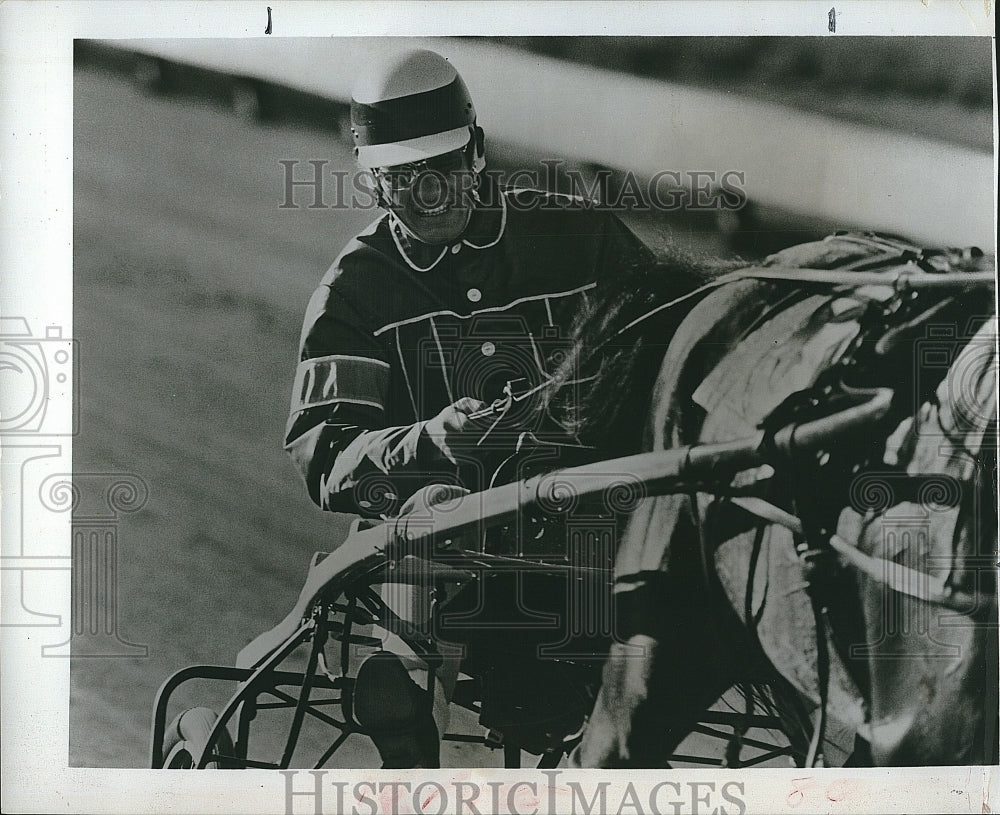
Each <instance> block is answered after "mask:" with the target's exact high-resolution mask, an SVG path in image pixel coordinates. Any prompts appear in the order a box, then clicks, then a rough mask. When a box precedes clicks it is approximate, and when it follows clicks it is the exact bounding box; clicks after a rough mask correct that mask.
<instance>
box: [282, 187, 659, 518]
mask: <svg viewBox="0 0 1000 815" xmlns="http://www.w3.org/2000/svg"><path fill="white" fill-rule="evenodd" d="M497 204H498V205H497V206H494V207H490V208H487V207H480V208H477V209H476V210H475V212H474V213H473V217H472V220H471V222H470V225H469V228H468V229H467V230H466V232H465V234H464V236H463V238H462V239H461V240H459V241H458V242H456V243H454V244H452V245H449V246H444V247H428V246H424V245H420V244H416V245H413V244H410V243H408V241H407V239H406V237H405V235H404V234H403V233H402V231H401V230H399V227H398V226H394V225H393V221H392V219H391V218H390V217H389V216H388V215H386V216H383V217H382V218H381V219H379V220H378V221H376V222H375V223H374V224H372V225H371V226H370V227H369V228H368V229H367V230H366V231H365V232H363V233H362V234H361V235H359V236H358V237H357V238H355V239H354V240H352V241H351V242H350V243H349V244H348V245H347V247H346V248H345V249H344V251H343V252H342V253H341V255H340V256H339V257H338V258H337V260H336V261H335V262H334V264H333V266H332V267H331V268H330V270H329V271H328V272H327V273H326V275H325V276H324V277H323V280H322V281H321V283H320V285H319V287H318V288H317V289H316V291H315V293H314V294H313V296H312V299H311V300H310V302H309V306H308V309H307V312H306V315H305V320H304V324H303V327H302V334H301V340H300V349H299V360H300V361H299V363H298V367H297V370H296V373H295V382H294V385H293V392H292V403H291V412H290V415H289V419H288V425H287V432H286V436H285V449H286V450H287V451H288V453H289V454H290V455H291V457H292V459H293V461H294V462H295V464H296V465H297V467H298V468H299V470H300V472H301V474H302V476H303V477H304V479H305V482H306V485H307V487H308V490H309V495H310V496H311V497H312V500H313V501H314V502H316V504H317V505H319V506H320V507H321V508H323V509H329V510H335V511H339V512H349V513H354V514H360V515H364V516H368V517H374V516H380V515H391V514H394V513H395V512H396V511H398V509H399V507H400V505H401V503H402V502H403V501H405V500H406V498H408V497H409V496H410V495H412V494H413V493H414V492H416V491H417V490H418V489H419V488H421V487H423V486H425V485H427V484H429V483H442V482H443V483H459V484H462V485H463V486H465V487H467V488H469V489H472V490H479V489H483V488H485V487H487V486H489V482H490V478H491V475H492V472H493V466H494V465H495V463H496V461H497V460H498V458H499V457H501V456H502V455H505V454H509V453H510V452H511V451H512V447H513V444H514V442H513V441H512V439H513V437H514V435H515V431H523V430H525V429H527V430H533V429H536V428H537V427H539V425H540V423H543V422H544V421H545V417H544V411H539V409H538V407H539V398H538V397H539V396H540V393H539V392H538V391H537V390H536V391H535V394H534V395H532V396H528V397H526V398H523V399H522V400H521V401H518V402H516V403H514V404H513V405H512V406H511V409H510V410H509V411H508V412H507V413H506V415H505V416H504V417H503V419H502V420H501V421H499V422H497V423H496V424H495V425H494V424H493V421H494V420H493V419H492V418H491V417H488V418H486V419H484V420H483V421H481V422H478V423H476V428H477V435H476V438H475V441H470V443H469V445H468V446H467V448H462V449H461V451H460V452H459V454H458V464H457V465H456V464H453V463H452V462H450V461H449V460H448V459H446V458H445V457H444V456H443V455H442V454H441V453H440V451H439V449H438V448H437V446H436V445H435V444H434V443H433V442H432V441H431V439H430V437H429V436H428V435H427V433H426V431H425V429H424V428H425V425H426V422H427V420H428V419H430V418H431V417H433V416H435V415H436V414H437V413H439V412H440V411H441V410H442V409H443V408H444V407H446V406H447V405H449V404H451V403H452V402H454V401H456V400H457V399H460V398H462V397H466V396H471V397H474V398H476V399H480V400H482V401H484V402H486V403H487V404H489V403H492V402H493V401H494V400H495V399H497V398H499V397H501V396H502V394H503V391H504V387H505V386H508V383H511V384H510V385H509V386H508V387H509V389H510V390H511V392H513V393H519V394H523V393H525V392H530V391H532V390H533V389H536V388H538V387H539V386H540V385H542V384H543V383H544V382H545V381H548V380H549V379H550V374H551V373H552V371H553V370H554V368H555V365H556V364H557V363H558V362H559V360H560V354H565V352H566V350H567V348H568V343H569V337H568V328H569V325H570V322H571V319H572V317H573V315H574V314H575V313H576V312H577V311H578V310H579V309H580V307H581V306H582V305H584V304H585V303H586V301H587V298H589V297H592V296H594V291H595V289H596V288H597V287H598V285H599V282H600V278H601V277H602V276H603V275H608V274H614V273H615V271H616V269H620V268H622V266H623V264H630V263H635V262H639V261H641V260H644V259H648V258H649V257H650V253H649V250H648V249H647V248H646V247H645V246H644V245H643V244H642V243H641V242H640V241H639V239H638V238H636V236H635V235H634V234H633V233H632V232H631V231H630V230H629V229H628V228H627V227H626V226H624V224H622V222H621V221H620V220H619V219H618V218H617V217H616V216H614V215H613V214H611V213H610V212H607V211H601V210H599V209H596V208H595V207H594V206H592V205H591V204H589V203H587V202H583V201H580V200H579V199H575V198H570V197H567V196H562V195H555V194H550V193H544V192H539V191H536V190H513V191H504V192H502V193H499V194H498V197H497ZM491 425H492V427H491ZM484 434H485V438H484V437H483V436H484ZM477 442H478V443H477Z"/></svg>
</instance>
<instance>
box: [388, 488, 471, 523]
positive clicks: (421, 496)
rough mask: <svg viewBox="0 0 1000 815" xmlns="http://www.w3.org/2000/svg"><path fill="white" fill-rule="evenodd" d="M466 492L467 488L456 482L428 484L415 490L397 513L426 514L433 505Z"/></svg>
mask: <svg viewBox="0 0 1000 815" xmlns="http://www.w3.org/2000/svg"><path fill="white" fill-rule="evenodd" d="M468 494H469V490H467V489H466V488H465V487H460V486H458V484H430V485H428V486H426V487H424V488H423V489H420V490H417V491H416V492H415V493H413V495H411V496H410V497H409V498H408V499H406V503H404V504H403V506H402V508H401V509H400V510H399V514H400V515H410V514H413V513H424V514H426V513H427V512H428V511H429V510H430V508H431V507H433V506H436V505H438V504H444V503H447V502H448V501H454V500H455V499H456V498H461V497H462V496H463V495H468Z"/></svg>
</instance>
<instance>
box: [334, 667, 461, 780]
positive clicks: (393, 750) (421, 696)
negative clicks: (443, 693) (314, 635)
mask: <svg viewBox="0 0 1000 815" xmlns="http://www.w3.org/2000/svg"><path fill="white" fill-rule="evenodd" d="M353 708H354V711H353V712H354V719H355V720H356V721H357V723H358V724H359V725H361V726H362V727H363V728H364V731H365V733H367V734H368V735H369V736H370V737H371V739H372V741H373V742H375V746H376V747H377V748H378V752H379V755H380V756H381V757H382V767H383V769H386V770H400V769H407V768H412V767H421V768H425V769H434V768H438V767H440V766H441V749H440V740H439V738H438V730H437V725H436V724H435V723H434V716H433V714H432V708H431V698H430V695H429V694H428V693H427V691H425V690H423V688H421V687H420V686H419V685H418V684H417V683H416V682H414V681H413V680H412V679H411V678H410V674H409V672H408V671H407V670H406V667H405V666H404V665H403V662H402V660H401V659H400V658H399V657H398V656H396V654H394V653H392V652H391V651H376V652H375V653H374V654H371V655H370V656H369V657H367V658H366V659H365V660H364V662H362V663H361V666H360V667H359V668H358V675H357V678H356V679H355V680H354V698H353Z"/></svg>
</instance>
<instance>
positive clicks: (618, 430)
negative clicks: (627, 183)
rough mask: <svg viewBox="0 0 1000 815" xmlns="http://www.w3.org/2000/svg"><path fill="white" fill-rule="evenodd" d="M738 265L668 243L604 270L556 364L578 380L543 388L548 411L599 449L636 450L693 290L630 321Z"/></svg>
mask: <svg viewBox="0 0 1000 815" xmlns="http://www.w3.org/2000/svg"><path fill="white" fill-rule="evenodd" d="M741 265H744V264H739V263H737V262H734V261H722V260H719V259H717V258H702V257H697V256H694V255H691V254H688V253H686V252H683V251H681V250H679V249H675V248H671V249H668V250H661V251H660V255H659V256H658V257H657V258H656V259H655V260H652V261H647V262H642V263H637V264H634V265H632V266H630V267H627V268H624V269H610V270H608V271H607V272H606V275H605V277H604V278H602V279H601V281H600V283H599V286H598V288H597V295H596V296H593V297H591V299H590V301H589V305H588V306H587V307H586V308H584V309H583V310H581V312H579V313H578V314H577V316H576V318H575V320H574V321H573V324H572V329H571V331H572V337H573V340H574V343H573V351H572V352H571V353H570V354H569V355H568V356H567V357H566V358H565V359H564V360H563V362H562V364H561V365H560V366H559V368H558V370H557V372H556V377H557V379H559V380H560V381H563V382H566V383H574V382H577V383H579V384H576V385H565V386H563V387H561V388H558V389H556V390H554V391H553V392H552V393H551V394H550V395H549V400H548V408H549V411H550V413H551V414H552V415H553V416H554V417H555V418H556V420H557V421H558V422H559V424H560V425H562V427H563V428H564V429H565V430H566V431H567V432H568V433H569V434H571V435H574V436H576V437H577V438H578V439H579V440H580V441H582V442H584V443H586V444H592V445H594V446H595V447H597V448H598V449H600V450H601V451H603V452H607V453H612V454H614V455H626V454H628V453H631V452H637V451H638V450H639V447H640V444H641V441H642V432H643V429H644V426H645V422H644V419H645V417H646V408H647V406H648V404H649V400H650V398H651V395H652V389H653V385H654V383H655V380H656V374H657V372H658V370H659V367H660V364H661V362H662V360H663V356H664V354H665V353H666V350H667V344H668V343H669V342H670V339H671V337H672V336H673V335H674V332H675V331H676V330H677V327H678V325H680V322H681V320H683V318H684V316H685V315H686V314H687V313H688V312H689V311H690V309H691V308H692V307H693V306H694V305H695V304H696V303H697V302H698V297H697V296H693V297H688V298H687V299H684V300H681V301H680V302H678V303H677V304H676V305H674V306H672V307H670V308H665V309H663V310H662V311H659V312H657V313H656V314H653V315H651V316H650V317H648V318H647V319H644V320H642V321H641V322H639V323H637V324H635V325H633V326H631V327H629V326H630V324H631V323H633V321H635V320H638V319H639V318H641V317H643V316H644V315H646V314H648V313H649V312H651V311H653V309H656V308H657V307H658V306H662V305H663V304H665V303H669V302H672V301H674V300H676V299H678V298H683V297H684V296H685V295H689V294H691V293H692V292H695V291H696V290H697V289H699V288H700V287H702V286H704V285H705V284H706V283H709V282H710V281H711V280H713V279H714V278H715V277H717V276H719V275H720V274H723V273H725V272H728V271H731V270H732V269H734V268H739V267H740V266H741ZM623 329H624V330H623ZM580 380H583V381H582V382H580Z"/></svg>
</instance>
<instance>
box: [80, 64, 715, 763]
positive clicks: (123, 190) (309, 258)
mask: <svg viewBox="0 0 1000 815" xmlns="http://www.w3.org/2000/svg"><path fill="white" fill-rule="evenodd" d="M74 105H75V108H74V122H75V124H74V128H75V132H74V151H75V154H74V206H75V213H74V225H75V226H74V320H75V324H74V329H73V333H74V336H75V337H76V338H78V340H79V343H80V355H81V360H82V369H81V382H82V388H81V391H82V401H81V405H80V412H81V415H80V435H79V436H78V437H77V438H76V439H75V441H74V471H75V472H78V473H81V472H87V473H114V474H118V473H129V474H134V475H135V476H138V477H140V478H141V479H142V480H143V481H144V482H145V483H146V484H147V485H148V490H149V497H148V501H147V503H146V504H145V506H144V507H143V508H142V509H141V510H140V511H138V512H137V513H135V514H133V515H129V516H127V517H123V519H122V521H121V524H120V527H119V530H118V540H119V547H118V548H119V559H118V564H117V565H118V572H117V578H118V617H117V624H118V633H119V635H120V637H121V638H122V639H123V640H125V641H127V642H130V643H135V644H140V645H146V646H148V649H149V653H148V657H146V658H137V657H127V658H89V659H75V660H73V664H72V700H71V721H70V764H71V765H72V766H91V767H93V766H110V767H142V766H146V764H147V761H148V749H149V744H148V739H149V724H150V711H151V706H152V701H153V696H154V693H155V691H156V689H157V687H158V686H159V684H160V683H161V682H162V681H163V680H164V679H165V678H166V677H167V676H168V675H169V674H170V673H172V672H173V671H175V670H177V669H178V668H181V667H183V666H185V665H188V664H191V663H197V662H212V663H218V664H232V660H233V659H234V657H235V654H236V652H237V651H238V650H239V649H240V648H241V647H242V646H243V645H244V644H245V643H246V642H247V641H248V640H249V639H251V638H252V637H253V636H255V635H256V634H258V633H259V632H261V631H262V630H264V629H267V628H269V627H271V626H272V625H274V624H275V623H276V622H277V621H278V620H280V619H281V618H282V617H283V616H284V615H285V614H286V612H287V611H288V609H289V608H290V607H291V605H292V604H293V602H294V599H295V597H296V596H297V594H298V591H299V588H300V587H301V584H302V581H303V579H304V576H305V572H306V567H307V564H308V561H309V558H310V557H311V555H312V553H313V552H314V551H316V550H320V549H325V548H330V547H332V546H335V545H336V544H337V543H338V542H339V541H340V540H341V539H342V538H343V535H344V534H345V530H346V526H347V521H348V520H349V519H347V518H345V517H343V516H336V515H326V514H323V513H321V512H320V511H319V510H318V509H316V508H315V507H314V506H313V505H312V503H311V502H310V501H309V499H308V497H307V496H306V493H305V490H304V488H303V487H302V486H301V484H300V482H299V480H298V476H297V474H296V473H295V471H294V470H293V467H292V465H291V463H290V462H289V461H287V460H286V456H285V454H284V452H283V451H282V449H281V437H282V431H283V428H284V422H285V418H286V414H287V406H288V396H289V388H290V385H291V379H292V374H293V370H294V364H295V355H296V345H297V340H298V332H299V327H300V322H301V317H302V312H303V310H304V308H305V304H306V301H307V299H308V297H309V295H310V293H311V292H312V290H313V288H314V286H315V284H316V282H317V280H318V279H319V277H320V276H321V275H322V273H323V272H324V271H325V270H326V268H327V266H328V264H329V263H330V262H331V261H332V259H333V258H334V257H335V255H336V254H337V252H338V251H339V250H340V249H341V247H342V246H343V245H344V243H345V242H346V241H347V240H348V239H349V238H350V237H351V236H353V235H354V234H355V233H356V232H358V231H359V230H360V229H361V228H362V227H364V226H365V225H367V223H368V222H369V221H370V220H372V218H373V217H374V214H375V213H374V212H372V211H364V212H357V211H350V210H338V211H335V210H327V209H308V208H306V207H303V208H299V209H281V208H279V204H280V203H281V201H282V199H283V194H284V189H283V170H282V167H281V165H279V161H280V160H282V159H291V160H298V161H300V162H303V163H304V162H307V161H309V160H310V159H329V160H330V161H331V168H335V169H342V170H349V169H351V167H352V159H351V156H350V153H349V149H348V148H347V147H346V146H345V145H344V144H343V143H342V142H340V141H339V140H338V139H337V137H336V136H335V135H334V134H333V132H332V131H331V132H330V133H329V134H324V133H320V132H318V131H313V130H308V129H305V128H297V127H292V126H289V125H269V126H254V125H248V124H245V123H242V122H240V121H238V120H237V119H236V118H234V117H233V116H232V114H231V113H230V112H228V111H227V110H224V109H221V108H219V107H217V106H211V105H209V104H207V103H205V104H202V103H197V102H195V101H192V100H191V99H189V98H173V97H157V96H151V95H148V94H146V93H144V92H143V91H141V90H140V89H138V88H137V87H135V86H134V85H133V84H132V83H130V82H129V81H127V79H126V78H124V77H122V76H119V75H116V74H113V73H108V72H105V71H101V70H98V69H96V68H93V67H88V66H80V67H78V68H77V71H76V75H75V97H74ZM303 166H307V165H304V164H303ZM300 195H301V194H300ZM301 200H304V201H306V202H308V197H307V196H306V195H301ZM690 240H691V239H690V237H689V238H688V239H687V240H686V242H690ZM711 248H715V246H714V244H713V245H712V246H711ZM198 694H200V695H198ZM223 698H224V692H223V691H222V689H217V690H214V691H213V690H212V689H211V688H209V687H204V688H202V690H201V691H197V692H196V694H195V695H192V696H190V698H185V699H184V700H183V703H184V705H185V706H190V705H195V704H208V705H209V706H213V705H214V706H215V707H218V706H219V704H220V703H221V702H222V701H223ZM463 723H464V724H465V725H468V727H469V728H473V727H474V726H475V723H474V720H473V719H471V718H469V720H468V721H467V722H463ZM355 741H358V742H359V744H358V745H356V746H354V747H353V748H352V750H351V752H350V753H349V754H347V755H346V756H345V758H346V759H347V760H348V761H349V762H350V763H352V764H354V765H355V766H377V762H376V758H375V756H374V754H373V752H372V750H371V748H370V747H369V746H368V745H367V744H366V743H365V744H362V743H360V742H361V741H364V740H358V739H356V740H355ZM473 751H474V752H473ZM443 761H444V763H445V764H446V765H449V766H461V765H463V764H464V765H466V766H468V765H469V764H479V765H484V764H486V765H494V766H497V765H500V764H501V763H502V755H501V753H500V751H496V752H487V751H485V750H481V749H479V748H470V747H468V746H457V745H447V746H446V747H445V749H444V751H443Z"/></svg>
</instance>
